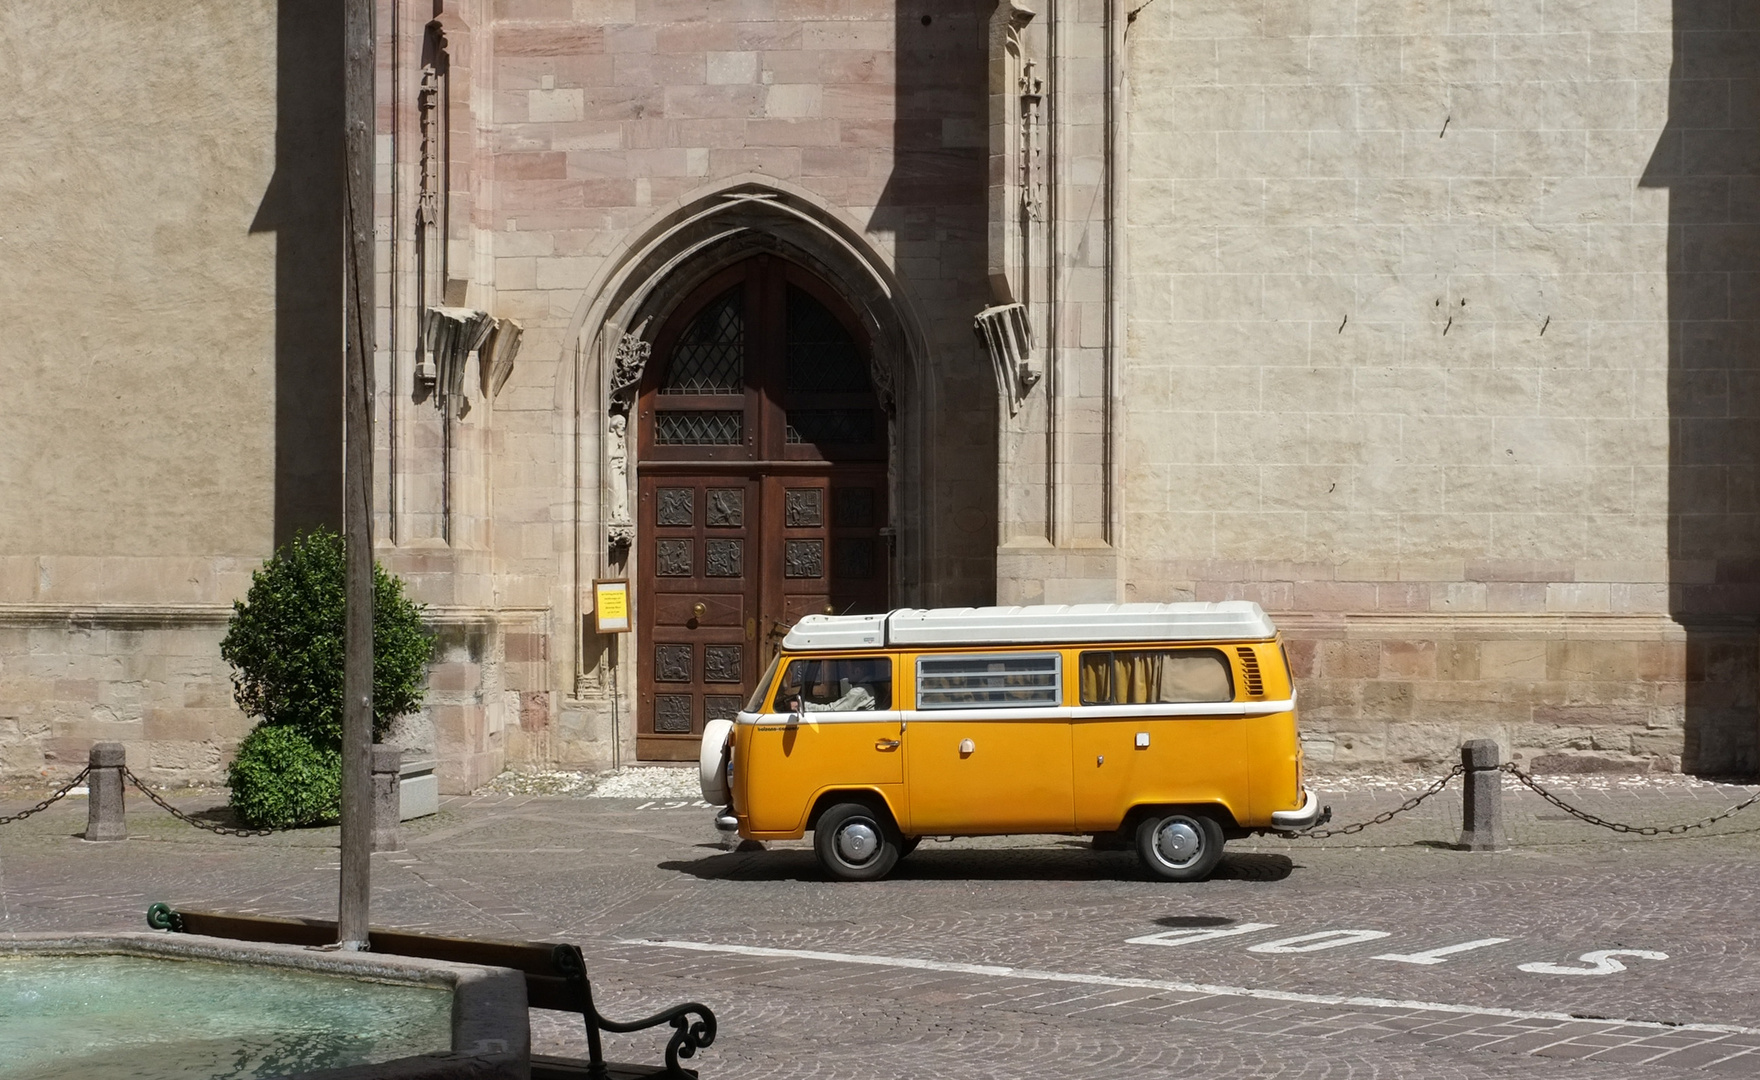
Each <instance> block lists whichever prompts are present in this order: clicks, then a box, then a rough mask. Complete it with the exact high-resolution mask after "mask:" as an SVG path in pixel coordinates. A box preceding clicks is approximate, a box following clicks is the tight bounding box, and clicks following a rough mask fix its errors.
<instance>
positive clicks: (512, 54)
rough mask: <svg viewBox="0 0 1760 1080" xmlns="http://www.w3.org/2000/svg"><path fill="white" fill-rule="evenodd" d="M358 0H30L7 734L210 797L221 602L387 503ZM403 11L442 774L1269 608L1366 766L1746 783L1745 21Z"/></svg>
mask: <svg viewBox="0 0 1760 1080" xmlns="http://www.w3.org/2000/svg"><path fill="white" fill-rule="evenodd" d="M332 6H334V5H327V4H323V3H319V2H318V0H229V2H228V3H225V4H218V3H216V4H205V5H204V4H198V5H183V4H180V5H162V4H158V3H140V4H135V5H128V6H125V7H122V8H117V7H115V6H112V5H102V4H97V3H95V2H92V3H87V2H85V0H77V2H74V0H69V2H67V3H64V4H59V5H45V6H43V7H42V8H37V7H35V6H31V7H30V8H29V9H26V10H21V9H18V8H9V9H7V10H5V11H4V12H0V47H3V48H4V49H5V50H6V55H7V57H8V62H7V63H6V64H4V65H0V69H3V70H0V100H6V101H9V102H22V103H25V107H22V108H20V107H15V108H14V109H13V110H12V111H11V112H10V113H9V114H7V115H5V116H3V117H0V206H6V207H8V208H9V209H8V210H7V211H6V212H5V216H6V218H7V219H8V220H6V221H5V222H4V223H3V224H0V298H3V299H4V300H5V301H6V306H7V307H8V309H9V312H10V314H9V320H10V321H11V322H12V324H13V326H14V330H15V332H14V334H12V335H10V336H9V338H8V339H7V340H5V341H3V342H0V370H4V371H5V372H6V373H7V375H8V376H9V378H8V384H9V385H10V386H12V387H13V388H14V390H15V392H16V393H17V394H18V395H19V401H20V402H21V404H18V405H16V406H15V412H14V414H13V419H12V421H11V422H9V423H8V424H6V425H5V426H4V428H0V458H3V459H4V462H5V465H4V467H3V468H0V774H3V775H5V776H11V777H20V776H35V775H46V774H54V773H60V772H65V771H67V770H68V769H69V768H71V767H74V765H75V764H76V763H77V762H78V761H79V760H80V759H81V758H82V757H83V755H84V752H85V748H86V747H87V746H88V745H89V743H90V742H91V741H92V740H94V739H97V738H116V739H121V740H122V741H124V742H125V743H128V744H130V750H131V759H130V760H131V762H133V763H136V767H137V769H140V767H141V764H145V765H146V766H147V767H148V769H150V774H151V775H153V776H155V777H157V778H159V779H161V780H165V781H173V780H210V781H211V780H213V779H215V778H217V777H218V776H219V775H220V774H221V771H222V770H223V767H224V763H225V761H226V760H227V758H228V756H229V754H230V751H231V748H232V747H233V746H234V745H235V744H236V741H237V739H238V738H239V737H240V736H241V735H242V734H243V732H244V731H245V730H246V728H247V721H246V720H245V718H244V717H242V716H241V715H239V714H238V712H237V710H236V709H234V708H233V707H232V705H231V702H230V688H229V686H228V683H227V674H226V671H225V668H224V665H223V664H222V663H221V662H220V660H219V657H218V651H217V642H218V640H219V637H220V636H221V634H223V633H224V625H225V619H226V615H227V613H228V610H229V605H230V603H231V601H232V600H234V599H236V598H238V597H240V596H242V594H243V591H244V589H245V588H246V587H247V586H248V575H249V571H250V569H251V568H252V567H253V566H255V565H256V564H257V563H258V562H260V560H261V559H262V558H264V557H265V556H266V555H268V554H269V552H270V551H271V550H272V549H273V547H274V545H275V544H276V543H277V542H279V541H281V540H284V539H285V538H286V537H288V536H290V535H292V533H293V532H294V531H296V530H298V529H301V528H307V527H311V526H313V525H317V524H322V523H335V522H336V521H337V519H338V518H339V516H340V505H341V500H340V481H339V471H340V459H341V455H340V437H341V431H340V410H339V407H338V397H339V392H340V366H339V363H337V362H336V355H335V354H336V352H337V349H336V347H335V346H336V342H337V341H339V340H340V311H341V306H340V295H341V293H340V285H341V276H340V267H341V250H342V248H341V229H340V211H341V205H342V199H341V194H340V192H341V183H342V172H341V168H340V162H339V160H338V155H339V153H340V145H341V140H340V138H338V137H337V134H338V133H339V132H340V115H341V112H340V71H341V65H340V55H339V49H338V47H337V45H338V41H339V34H340V23H339V20H338V18H337V17H336V15H335V13H334V12H332V11H330V10H329V9H330V7H332ZM88 9H89V10H88ZM378 25H379V52H378V55H379V62H380V69H379V78H378V84H379V90H378V93H379V103H380V110H379V140H378V146H379V170H378V176H377V197H378V210H379V216H378V221H377V234H378V239H379V243H378V250H377V256H376V258H377V283H378V294H379V315H380V317H379V325H378V327H377V342H378V369H377V380H378V392H377V397H376V402H375V407H376V417H375V424H376V427H375V441H376V463H377V484H378V488H377V515H376V520H375V523H374V528H375V535H376V542H377V545H378V548H379V557H380V559H381V560H382V561H383V562H384V563H385V564H386V565H387V566H388V567H389V568H391V569H393V570H395V571H396V572H398V573H400V574H401V575H403V576H404V577H405V578H406V579H407V580H408V582H409V583H410V586H411V590H412V592H413V593H414V595H415V596H416V597H417V598H418V599H420V600H422V601H424V602H425V603H426V604H428V605H429V614H430V617H431V619H432V621H433V624H434V626H435V629H436V633H437V639H436V654H435V665H434V668H433V671H432V676H431V679H430V694H429V704H428V706H427V708H426V709H425V710H424V712H423V714H422V715H420V716H418V717H412V718H409V719H408V720H407V722H406V723H405V725H404V727H403V730H402V731H401V732H400V734H399V738H400V740H401V741H403V742H405V743H406V745H409V746H412V747H414V748H418V749H422V750H427V751H431V752H433V753H434V754H436V755H437V756H438V757H439V759H440V760H441V763H442V768H441V775H442V778H443V783H444V784H445V785H446V786H447V787H448V788H450V789H452V790H469V789H470V788H472V787H474V786H476V785H478V784H480V783H482V782H483V781H485V780H487V779H488V778H490V777H492V776H493V775H495V773H497V772H498V771H500V770H501V769H502V768H504V767H550V766H570V767H579V766H591V767H604V766H607V765H611V764H614V763H628V762H634V761H637V760H669V759H676V758H679V757H684V756H689V755H690V753H691V752H692V737H693V734H694V733H695V732H697V731H700V730H701V728H702V724H703V723H704V721H705V720H706V719H707V718H710V717H713V716H715V715H720V714H722V713H724V712H726V711H728V710H730V709H734V708H737V707H738V703H739V701H740V700H741V699H742V697H743V695H744V694H745V693H746V692H749V689H750V686H751V683H752V682H753V680H755V678H756V676H757V673H758V671H759V670H760V669H761V665H762V664H763V663H764V662H765V660H766V659H767V656H768V653H769V650H770V649H771V648H773V646H774V642H775V640H776V638H777V636H778V631H779V629H781V628H784V627H786V626H787V625H788V624H789V623H790V622H792V621H793V620H794V619H796V618H798V617H800V616H801V615H803V614H806V613H810V612H814V611H824V610H834V611H843V610H866V609H874V608H884V607H887V606H942V605H960V604H988V603H1005V604H1008V603H1072V602H1084V601H1131V600H1157V601H1159V600H1186V599H1198V600H1216V599H1233V598H1245V599H1252V600H1256V601H1258V602H1259V603H1261V604H1263V605H1264V606H1265V607H1266V608H1267V609H1268V610H1269V611H1271V612H1272V613H1273V614H1274V616H1275V617H1276V618H1277V620H1278V622H1279V624H1280V625H1281V626H1282V627H1284V629H1285V633H1286V636H1287V637H1288V639H1289V649H1290V654H1291V659H1292V661H1293V662H1294V664H1295V667H1296V671H1297V674H1298V679H1299V690H1300V694H1301V700H1302V708H1303V715H1304V721H1305V725H1306V729H1307V730H1306V733H1305V734H1306V738H1307V742H1308V759H1309V761H1310V762H1311V763H1313V764H1314V765H1315V766H1316V767H1319V768H1334V769H1342V768H1373V769H1403V768H1412V767H1429V766H1434V765H1436V764H1437V763H1440V762H1444V761H1447V760H1448V759H1449V758H1450V756H1451V755H1452V753H1453V752H1454V748H1455V747H1456V746H1458V744H1459V742H1460V741H1461V740H1462V739H1463V738H1469V737H1479V736H1491V737H1495V738H1497V739H1499V740H1500V741H1501V742H1502V743H1503V744H1504V745H1505V746H1506V747H1509V748H1510V749H1511V750H1513V751H1514V752H1516V753H1520V754H1521V755H1522V760H1523V761H1524V762H1526V763H1529V764H1531V765H1534V766H1536V767H1539V768H1542V769H1550V770H1559V769H1595V770H1606V769H1613V770H1658V769H1659V770H1675V769H1686V770H1689V771H1695V772H1702V773H1752V772H1753V771H1754V770H1755V769H1756V768H1757V767H1760V709H1757V702H1756V665H1757V664H1760V649H1757V648H1756V643H1757V639H1756V624H1755V617H1756V615H1757V614H1760V590H1757V588H1756V586H1757V584H1760V560H1757V559H1756V557H1755V543H1756V540H1757V537H1756V522H1757V521H1760V516H1757V511H1760V436H1757V435H1756V432H1755V423H1754V421H1755V417H1756V413H1757V412H1760V383H1756V381H1755V377H1754V375H1753V371H1754V370H1755V367H1756V365H1755V363H1754V360H1753V357H1755V356H1756V355H1760V335H1757V334H1756V328H1757V326H1760V324H1757V323H1756V319H1757V318H1760V307H1757V306H1756V304H1755V300H1754V295H1755V286H1756V283H1760V245H1757V244H1756V243H1755V241H1756V240H1757V239H1760V235H1757V233H1756V229H1757V225H1756V223H1760V181H1757V177H1760V93H1757V92H1756V90H1757V88H1760V23H1755V22H1754V21H1753V20H1752V19H1751V18H1750V17H1749V16H1746V15H1744V14H1743V13H1742V12H1741V11H1740V10H1739V6H1738V5H1728V4H1703V3H1688V2H1686V0H1673V2H1671V0H1622V2H1617V3H1609V2H1605V0H1602V2H1597V3H1577V2H1569V0H1544V2H1543V0H1150V2H1149V3H1142V2H1141V0H1134V2H1129V3H1122V2H1113V0H1085V2H1067V3H1066V2H1063V0H1000V2H996V0H977V2H973V3H961V4H954V3H946V4H933V5H922V6H921V9H920V10H919V9H917V8H909V9H907V8H905V7H902V6H899V5H897V4H894V3H887V2H881V0H715V2H713V3H709V4H704V3H700V2H699V3H683V2H672V0H644V2H635V0H382V2H381V3H380V5H379V23H378ZM125 48H126V49H128V50H131V51H132V52H134V53H136V54H139V55H144V56H149V57H153V58H155V59H154V60H152V61H151V62H150V63H148V64H147V66H146V68H145V70H142V71H130V72H128V73H126V74H122V73H117V74H110V73H108V72H106V71H104V70H103V69H102V67H101V65H96V64H95V63H94V60H93V58H94V57H99V56H102V55H104V54H105V53H106V52H107V51H111V50H117V49H125ZM332 86H335V87H336V90H335V91H334V92H333V91H332V90H331V89H330V88H331V87H332ZM70 132H81V133H84V135H85V137H83V138H81V139H78V140H75V139H72V138H70V136H69V133H70ZM604 579H621V580H626V581H628V582H629V585H630V589H631V595H632V597H633V598H634V616H635V617H634V629H633V631H632V632H631V633H629V634H625V635H617V636H608V635H600V634H597V633H595V632H594V624H593V610H592V605H593V591H592V585H593V583H594V581H596V580H604Z"/></svg>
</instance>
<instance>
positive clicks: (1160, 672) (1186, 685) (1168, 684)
mask: <svg viewBox="0 0 1760 1080" xmlns="http://www.w3.org/2000/svg"><path fill="white" fill-rule="evenodd" d="M1233 700H1234V680H1233V679H1232V678H1231V677H1230V674H1229V668H1228V658H1227V657H1225V656H1223V655H1222V653H1221V652H1219V651H1218V650H1216V649H1131V650H1125V649H1117V650H1112V651H1108V652H1085V653H1083V654H1082V704H1083V705H1173V704H1180V703H1184V702H1194V701H1233Z"/></svg>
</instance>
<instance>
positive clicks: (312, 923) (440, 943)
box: [177, 910, 566, 1009]
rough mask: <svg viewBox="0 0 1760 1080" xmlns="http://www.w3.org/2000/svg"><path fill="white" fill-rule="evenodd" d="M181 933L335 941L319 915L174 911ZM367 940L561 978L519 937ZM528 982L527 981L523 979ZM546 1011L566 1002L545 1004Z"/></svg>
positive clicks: (332, 928)
mask: <svg viewBox="0 0 1760 1080" xmlns="http://www.w3.org/2000/svg"><path fill="white" fill-rule="evenodd" d="M177 914H178V917H179V918H181V919H182V920H183V929H184V932H185V933H190V934H206V935H207V936H209V937H222V938H232V939H235V940H245V941H270V942H275V943H277V944H282V945H305V946H314V945H330V944H333V943H334V942H335V941H336V924H335V923H333V922H328V921H326V920H323V919H278V918H273V917H270V916H266V915H226V914H221V913H219V912H213V911H182V910H179V911H178V913H177ZM367 944H368V946H369V947H370V948H371V950H372V951H373V952H376V953H384V954H386V955H387V956H416V957H420V958H422V959H424V960H443V961H448V962H450V963H454V964H479V965H482V966H483V967H504V968H513V969H514V970H516V971H523V972H525V973H526V975H527V976H534V975H542V976H553V977H555V978H556V981H557V982H561V981H562V978H561V975H560V973H559V972H558V971H557V969H556V961H555V959H554V957H553V956H552V954H551V950H552V949H554V948H555V946H554V945H543V944H536V943H532V942H523V941H478V940H473V939H467V938H455V937H440V936H438V935H432V934H412V933H408V932H405V931H399V930H384V929H370V930H369V931H368V932H367ZM528 981H529V980H528ZM541 1007H542V1008H546V1009H554V1008H565V1007H566V1006H558V1005H544V1006H541Z"/></svg>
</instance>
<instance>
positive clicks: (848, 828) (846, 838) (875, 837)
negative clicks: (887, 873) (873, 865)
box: [837, 821, 880, 863]
mask: <svg viewBox="0 0 1760 1080" xmlns="http://www.w3.org/2000/svg"><path fill="white" fill-rule="evenodd" d="M878 850H880V834H879V833H878V832H876V831H875V830H874V826H872V825H870V824H869V823H867V822H865V821H852V822H850V823H849V824H848V825H845V826H844V827H843V828H841V829H839V830H837V853H838V854H839V855H841V856H843V857H844V859H845V860H846V861H848V862H851V863H865V862H867V861H868V860H869V859H872V858H873V857H874V853H875V852H876V851H878Z"/></svg>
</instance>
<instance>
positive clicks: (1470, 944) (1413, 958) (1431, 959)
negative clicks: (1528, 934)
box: [1375, 937, 1509, 964]
mask: <svg viewBox="0 0 1760 1080" xmlns="http://www.w3.org/2000/svg"><path fill="white" fill-rule="evenodd" d="M1508 940H1509V938H1506V937H1482V938H1478V939H1477V940H1474V941H1463V942H1461V943H1460V944H1459V945H1444V946H1443V947H1442V948H1440V949H1425V950H1424V951H1423V952H1413V953H1382V954H1381V955H1380V956H1377V957H1375V959H1376V960H1397V961H1399V962H1400V963H1402V964H1446V963H1448V961H1447V959H1445V958H1446V957H1450V956H1453V955H1454V954H1455V953H1464V952H1468V951H1470V950H1472V949H1484V948H1489V947H1490V946H1492V945H1502V944H1503V943H1504V942H1506V941H1508Z"/></svg>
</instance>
